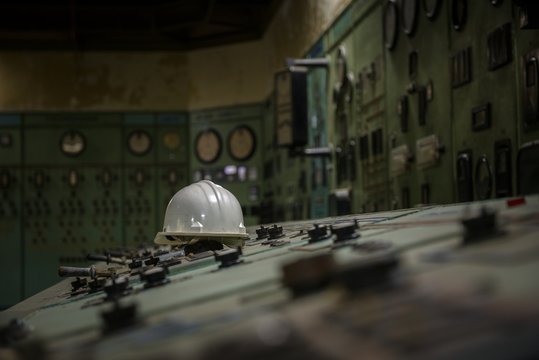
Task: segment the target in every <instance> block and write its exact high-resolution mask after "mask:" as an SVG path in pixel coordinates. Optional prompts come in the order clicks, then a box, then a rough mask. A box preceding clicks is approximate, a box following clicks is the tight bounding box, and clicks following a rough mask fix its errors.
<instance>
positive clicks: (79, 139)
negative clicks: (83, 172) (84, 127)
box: [60, 131, 86, 156]
mask: <svg viewBox="0 0 539 360" xmlns="http://www.w3.org/2000/svg"><path fill="white" fill-rule="evenodd" d="M85 148H86V139H85V138H84V135H82V134H81V133H80V132H78V131H68V132H66V133H65V134H64V135H62V138H61V139H60V150H61V151H62V153H63V154H64V155H67V156H79V155H80V154H82V152H83V151H84V149H85Z"/></svg>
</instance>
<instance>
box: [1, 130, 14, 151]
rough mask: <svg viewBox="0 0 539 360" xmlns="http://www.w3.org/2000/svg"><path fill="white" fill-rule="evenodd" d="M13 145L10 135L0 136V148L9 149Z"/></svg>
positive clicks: (3, 134)
mask: <svg viewBox="0 0 539 360" xmlns="http://www.w3.org/2000/svg"><path fill="white" fill-rule="evenodd" d="M12 144H13V137H12V136H11V134H10V133H2V134H0V147H3V148H9V147H11V145H12Z"/></svg>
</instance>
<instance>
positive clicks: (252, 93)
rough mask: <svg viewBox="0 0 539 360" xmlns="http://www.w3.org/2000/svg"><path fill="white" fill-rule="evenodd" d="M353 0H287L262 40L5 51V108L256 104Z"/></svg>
mask: <svg viewBox="0 0 539 360" xmlns="http://www.w3.org/2000/svg"><path fill="white" fill-rule="evenodd" d="M350 1H351V0H285V1H284V3H283V5H282V7H281V8H280V9H279V10H278V12H277V13H276V14H275V17H274V19H273V21H272V23H271V24H270V26H269V27H268V29H267V31H266V33H265V35H264V37H263V38H262V39H261V40H258V41H251V42H243V43H238V44H234V45H227V46H220V47H212V48H207V49H202V50H195V51H190V52H166V53H165V52H146V53H142V52H140V53H137V52H88V53H80V52H37V51H36V52H2V53H0V111H40V110H47V111H48V110H51V111H62V110H106V111H108V110H112V111H114V110H133V111H140V110H156V111H166V110H191V109H201V108H211V107H217V106H229V105H237V104H245V103H252V102H258V101H262V100H264V99H265V98H266V97H267V96H268V95H269V94H270V92H271V88H272V81H273V73H274V72H275V71H276V70H278V69H279V68H282V67H283V65H284V59H285V58H286V57H298V56H301V55H302V54H304V53H305V52H306V51H307V50H308V49H309V47H310V46H311V45H312V44H313V43H314V42H315V41H316V40H317V39H318V37H319V36H320V35H321V33H322V32H323V31H324V30H325V29H326V28H327V27H328V26H329V24H330V22H331V21H332V20H333V19H334V18H335V17H336V16H337V15H338V14H339V13H340V12H341V11H342V10H343V9H344V8H345V7H346V6H347V5H348V4H349V3H350Z"/></svg>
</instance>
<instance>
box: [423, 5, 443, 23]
mask: <svg viewBox="0 0 539 360" xmlns="http://www.w3.org/2000/svg"><path fill="white" fill-rule="evenodd" d="M421 2H422V3H423V11H424V12H425V15H426V16H427V19H429V20H434V19H435V18H436V16H437V15H438V12H439V11H440V5H441V4H442V0H422V1H421Z"/></svg>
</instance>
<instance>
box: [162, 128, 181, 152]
mask: <svg viewBox="0 0 539 360" xmlns="http://www.w3.org/2000/svg"><path fill="white" fill-rule="evenodd" d="M180 143H181V141H180V134H178V133H175V132H168V133H166V134H165V135H163V145H165V147H166V148H167V149H168V150H176V149H177V148H179V147H180Z"/></svg>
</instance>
